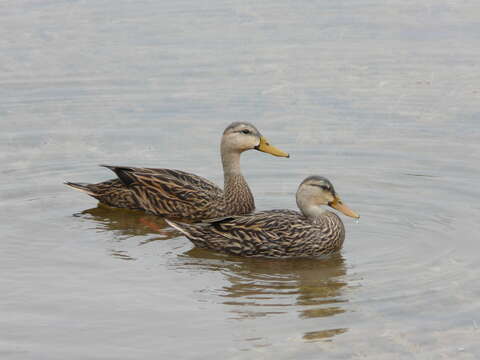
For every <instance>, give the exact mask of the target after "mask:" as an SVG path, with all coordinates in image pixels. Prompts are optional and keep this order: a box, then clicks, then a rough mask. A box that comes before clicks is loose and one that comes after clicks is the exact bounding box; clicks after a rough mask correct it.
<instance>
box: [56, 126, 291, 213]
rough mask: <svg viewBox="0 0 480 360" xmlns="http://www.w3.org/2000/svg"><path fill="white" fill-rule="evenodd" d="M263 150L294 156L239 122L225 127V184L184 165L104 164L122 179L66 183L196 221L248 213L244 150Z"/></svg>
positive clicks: (113, 201) (115, 202) (114, 201)
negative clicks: (182, 167) (179, 167)
mask: <svg viewBox="0 0 480 360" xmlns="http://www.w3.org/2000/svg"><path fill="white" fill-rule="evenodd" d="M248 150H258V151H261V152H264V153H268V154H271V155H274V156H279V157H287V158H288V157H290V155H289V154H288V153H286V152H284V151H282V150H280V149H278V148H276V147H275V146H273V145H271V144H270V143H269V141H268V140H267V139H266V138H265V137H264V136H263V135H262V134H261V133H260V131H258V129H257V128H256V127H255V126H254V125H252V124H250V123H248V122H233V123H231V124H230V125H229V126H227V128H226V129H225V130H224V132H223V135H222V138H221V143H220V153H221V158H222V165H223V174H224V186H223V189H221V188H220V187H218V186H217V185H215V184H214V183H213V182H211V181H209V180H207V179H205V178H203V177H201V176H198V175H195V174H192V173H188V172H185V171H181V170H173V169H157V168H138V167H127V166H111V165H100V166H103V167H106V168H108V169H110V170H111V171H113V172H114V173H115V174H116V175H117V178H115V179H111V180H107V181H103V182H100V183H96V184H88V183H78V182H69V181H67V182H65V184H66V185H67V186H70V187H72V188H74V189H77V190H80V191H82V192H84V193H86V194H88V195H90V196H92V197H94V198H95V199H97V200H98V201H99V202H100V203H101V204H104V205H108V206H112V207H119V208H128V209H135V210H143V211H145V212H147V213H149V214H154V215H158V216H162V217H169V218H173V219H185V220H188V221H192V222H196V221H200V220H202V219H210V218H218V217H222V216H230V215H242V214H248V213H251V212H252V211H254V209H255V201H254V198H253V195H252V192H251V191H250V188H249V187H248V184H247V181H246V180H245V178H244V177H243V175H242V172H241V169H240V155H241V154H242V153H243V152H245V151H248Z"/></svg>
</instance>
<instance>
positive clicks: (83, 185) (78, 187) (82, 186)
mask: <svg viewBox="0 0 480 360" xmlns="http://www.w3.org/2000/svg"><path fill="white" fill-rule="evenodd" d="M64 184H65V185H67V186H70V187H72V188H74V189H76V190H80V191H83V192H85V193H87V194H88V195H91V196H96V195H97V194H96V193H95V192H94V191H93V190H92V189H90V187H89V185H90V184H87V183H74V182H70V181H65V182H64Z"/></svg>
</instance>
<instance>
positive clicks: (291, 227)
mask: <svg viewBox="0 0 480 360" xmlns="http://www.w3.org/2000/svg"><path fill="white" fill-rule="evenodd" d="M296 197H297V204H298V206H299V208H300V212H299V211H294V210H270V211H261V212H258V213H255V214H249V215H243V216H231V217H225V218H221V219H214V220H210V221H207V222H204V223H200V224H180V223H176V222H174V221H171V220H168V219H167V222H168V223H169V224H170V225H171V226H173V227H174V228H176V229H177V230H179V231H180V232H182V233H183V234H184V235H185V236H186V237H187V238H188V239H190V240H191V241H192V242H193V244H194V245H195V246H198V247H201V248H207V249H211V250H215V251H220V252H224V253H229V254H233V255H240V256H257V257H315V256H320V255H327V254H331V253H334V252H336V251H338V250H340V249H341V247H342V245H343V241H344V239H345V228H344V226H343V223H342V220H341V219H340V218H339V217H338V215H336V214H335V213H333V212H330V211H327V210H326V209H324V208H322V207H321V205H329V206H331V207H333V208H335V209H337V210H339V211H341V212H343V213H344V214H346V215H348V216H351V217H355V218H358V217H359V216H358V215H357V214H356V213H354V212H353V211H352V210H350V209H349V208H348V207H347V206H346V205H344V204H343V203H342V201H341V200H340V198H339V196H338V195H337V194H336V192H335V190H334V188H333V185H332V184H331V183H330V181H328V180H327V179H325V178H323V177H320V176H311V177H308V178H307V179H305V180H304V181H303V182H302V183H301V184H300V186H299V189H298V191H297V195H296Z"/></svg>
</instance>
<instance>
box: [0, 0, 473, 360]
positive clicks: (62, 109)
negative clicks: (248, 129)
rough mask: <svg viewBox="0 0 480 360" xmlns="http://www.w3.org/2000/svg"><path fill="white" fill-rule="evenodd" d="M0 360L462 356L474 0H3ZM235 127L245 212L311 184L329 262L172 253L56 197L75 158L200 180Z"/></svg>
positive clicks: (128, 216) (172, 238)
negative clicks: (334, 202)
mask: <svg viewBox="0 0 480 360" xmlns="http://www.w3.org/2000/svg"><path fill="white" fill-rule="evenodd" d="M0 6H1V11H0V14H1V15H0V24H1V25H0V26H1V30H2V37H1V39H0V49H1V51H0V67H1V71H0V83H1V87H0V94H1V96H0V122H1V125H2V126H1V128H2V129H1V133H0V157H1V163H2V169H1V173H2V176H1V178H0V194H1V202H0V213H1V219H2V221H1V222H0V233H1V234H2V241H1V242H0V253H1V254H2V261H1V262H0V272H1V274H2V276H1V278H0V289H1V293H2V296H1V297H0V354H1V357H2V359H36V360H37V359H49V360H50V359H119V358H120V359H158V358H167V357H175V358H179V359H192V358H206V357H209V358H212V359H224V358H232V359H251V358H260V359H291V358H297V359H318V358H332V359H335V358H336V359H352V358H354V359H356V358H385V359H398V358H418V359H437V358H455V359H475V358H478V357H479V356H480V345H479V344H480V341H479V335H480V334H479V330H478V324H479V323H480V315H479V314H480V303H479V301H478V299H479V296H480V285H479V283H478V278H479V275H480V270H479V269H480V262H479V258H478V253H479V250H480V246H479V243H478V234H479V233H480V225H479V222H478V218H479V217H480V206H479V205H478V202H477V199H478V198H479V196H480V191H479V188H478V179H479V175H480V171H479V166H478V165H479V160H480V145H479V143H480V141H479V140H480V136H479V135H480V134H479V129H480V125H479V123H478V116H479V106H478V104H479V103H480V102H479V100H480V99H479V97H480V75H479V74H480V71H479V70H480V69H479V65H478V59H479V58H480V46H479V42H478V41H479V35H480V32H479V27H478V21H477V20H478V16H479V15H480V5H478V3H477V2H475V1H473V0H472V1H469V0H466V1H426V2H422V3H418V2H414V1H397V0H393V1H389V2H381V1H369V0H362V1H356V2H346V1H337V2H329V1H315V2H293V1H283V2H274V1H263V2H261V3H259V2H252V1H241V2H240V1H227V2H225V1H191V0H185V1H176V2H158V1H136V2H129V1H116V2H113V1H103V2H89V1H66V0H52V1H42V2H40V1H38V2H37V1H4V2H3V3H2V5H0ZM239 120H244V121H250V122H252V123H254V124H256V125H257V127H258V128H259V129H260V130H261V131H262V132H263V134H264V135H265V136H266V137H267V138H268V139H269V140H270V141H271V143H272V144H274V145H276V146H278V147H279V148H281V149H283V150H285V151H288V152H290V154H291V155H292V157H291V158H290V159H279V158H274V157H271V156H269V155H267V154H261V153H258V152H254V151H251V152H248V153H246V154H244V156H243V158H242V159H243V161H242V166H243V169H244V173H245V175H246V177H247V179H248V181H249V183H250V186H251V188H252V191H253V192H254V194H255V197H256V203H257V208H258V209H270V208H295V201H294V193H295V190H296V187H297V186H298V184H299V182H300V181H301V180H302V179H303V178H304V177H306V176H307V175H309V174H320V175H324V176H326V177H328V178H329V179H330V180H331V181H332V182H333V184H334V185H335V188H336V190H337V191H338V193H339V194H340V195H341V196H342V198H343V200H344V201H345V203H347V204H348V205H349V206H350V207H351V208H352V209H353V210H354V211H356V212H358V213H359V214H360V215H361V216H362V219H361V221H360V222H359V223H358V224H357V223H355V222H354V221H353V220H352V219H349V218H344V222H345V225H346V230H347V238H346V241H345V245H344V248H343V250H342V252H341V253H340V254H338V255H336V256H333V257H331V258H328V259H317V260H265V259H263V260H262V259H241V258H233V257H228V256H224V255H219V254H215V253H212V252H208V251H202V250H198V249H194V248H193V247H192V245H191V244H190V242H189V241H188V240H187V239H185V238H184V237H182V236H180V235H179V234H178V233H176V232H174V231H172V230H171V229H169V228H168V227H165V224H164V223H163V221H162V220H159V219H156V218H155V217H152V216H147V215H145V214H143V213H140V212H130V211H125V210H111V209H107V208H103V207H97V204H96V203H95V201H94V200H93V199H91V198H89V197H87V196H85V195H82V194H80V193H79V192H76V191H73V190H71V189H69V188H67V187H65V186H64V185H62V181H64V180H70V181H86V182H88V181H92V182H94V181H100V180H104V179H108V178H110V177H111V174H110V173H109V172H108V170H106V169H104V168H100V167H97V166H96V165H97V164H102V163H106V164H118V165H131V166H156V167H171V168H177V169H183V170H188V171H191V172H194V173H197V174H200V175H204V176H206V177H208V178H209V179H211V180H213V181H215V182H216V183H219V184H221V182H222V174H221V169H220V161H219V154H218V142H219V137H220V134H221V132H222V131H223V129H224V127H225V126H226V125H228V123H230V122H231V121H239Z"/></svg>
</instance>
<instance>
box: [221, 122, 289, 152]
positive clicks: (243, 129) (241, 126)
mask: <svg viewBox="0 0 480 360" xmlns="http://www.w3.org/2000/svg"><path fill="white" fill-rule="evenodd" d="M252 149H255V150H258V151H262V152H266V153H269V154H272V155H275V156H281V157H290V156H289V155H288V154H287V153H286V152H284V151H282V150H280V149H277V148H276V147H275V146H273V145H270V143H269V142H268V140H267V139H266V138H265V137H264V136H262V134H261V133H260V131H258V130H257V128H256V127H255V126H253V125H252V124H250V123H248V122H233V123H231V124H230V125H228V126H227V128H226V129H225V131H224V132H223V136H222V151H224V152H239V153H241V152H244V151H246V150H252Z"/></svg>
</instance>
